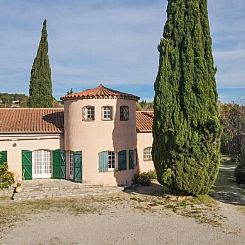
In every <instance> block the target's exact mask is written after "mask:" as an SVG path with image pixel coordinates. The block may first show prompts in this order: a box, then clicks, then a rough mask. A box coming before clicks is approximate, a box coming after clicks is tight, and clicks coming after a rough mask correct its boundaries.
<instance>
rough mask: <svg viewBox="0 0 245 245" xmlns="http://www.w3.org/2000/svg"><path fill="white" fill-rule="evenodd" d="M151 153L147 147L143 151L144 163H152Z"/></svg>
mask: <svg viewBox="0 0 245 245" xmlns="http://www.w3.org/2000/svg"><path fill="white" fill-rule="evenodd" d="M151 151H152V147H147V148H145V149H144V151H143V159H144V161H152V156H151Z"/></svg>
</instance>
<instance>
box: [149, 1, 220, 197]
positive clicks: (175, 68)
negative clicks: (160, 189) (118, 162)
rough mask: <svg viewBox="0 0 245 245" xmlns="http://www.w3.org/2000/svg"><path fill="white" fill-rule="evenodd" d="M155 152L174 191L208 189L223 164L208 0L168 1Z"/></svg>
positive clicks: (194, 192) (156, 106)
mask: <svg viewBox="0 0 245 245" xmlns="http://www.w3.org/2000/svg"><path fill="white" fill-rule="evenodd" d="M158 50H159V52H160V58H159V70H158V75H157V78H156V82H155V84H154V89H155V98H154V115H155V116H154V121H153V139H154V140H153V150H152V156H153V161H154V165H155V168H156V172H157V178H158V181H159V182H160V183H161V184H162V185H166V186H167V187H169V188H170V189H171V190H172V191H173V192H175V193H185V194H192V195H199V194H206V193H208V191H209V190H210V188H211V186H212V185H213V183H214V181H215V179H216V177H217V173H218V169H219V163H220V153H219V150H220V135H221V127H220V119H219V113H218V105H217V100H218V95H217V90H216V81H215V73H216V69H215V67H214V61H213V55H212V40H211V35H210V29H209V20H208V11H207V0H168V8H167V22H166V24H165V27H164V33H163V38H162V39H161V41H160V44H159V45H158Z"/></svg>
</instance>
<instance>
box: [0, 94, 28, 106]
mask: <svg viewBox="0 0 245 245" xmlns="http://www.w3.org/2000/svg"><path fill="white" fill-rule="evenodd" d="M27 101H28V96H27V95H25V94H9V93H0V108H9V107H13V108H15V107H27Z"/></svg>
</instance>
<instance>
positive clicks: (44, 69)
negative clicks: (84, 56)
mask: <svg viewBox="0 0 245 245" xmlns="http://www.w3.org/2000/svg"><path fill="white" fill-rule="evenodd" d="M46 25H47V21H46V20H44V22H43V29H42V36H41V40H40V43H39V47H38V51H37V55H36V58H35V60H34V62H33V65H32V70H31V78H30V87H29V101H28V106H29V107H35V108H36V107H39V108H48V107H52V103H53V96H52V79H51V68H50V65H49V57H48V40H47V37H48V35H47V29H46Z"/></svg>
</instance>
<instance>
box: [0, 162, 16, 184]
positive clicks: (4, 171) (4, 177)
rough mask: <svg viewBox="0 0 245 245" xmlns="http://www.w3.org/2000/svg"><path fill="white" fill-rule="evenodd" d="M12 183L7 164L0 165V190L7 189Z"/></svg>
mask: <svg viewBox="0 0 245 245" xmlns="http://www.w3.org/2000/svg"><path fill="white" fill-rule="evenodd" d="M13 183H14V174H13V173H11V172H10V171H8V164H7V163H3V164H1V165H0V189H4V188H8V187H9V186H11V185H12V184H13Z"/></svg>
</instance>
